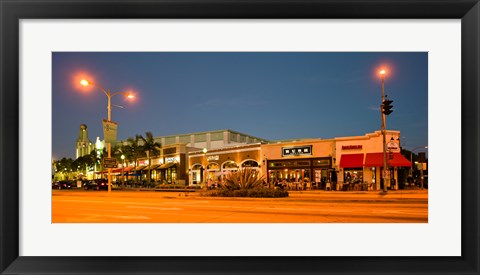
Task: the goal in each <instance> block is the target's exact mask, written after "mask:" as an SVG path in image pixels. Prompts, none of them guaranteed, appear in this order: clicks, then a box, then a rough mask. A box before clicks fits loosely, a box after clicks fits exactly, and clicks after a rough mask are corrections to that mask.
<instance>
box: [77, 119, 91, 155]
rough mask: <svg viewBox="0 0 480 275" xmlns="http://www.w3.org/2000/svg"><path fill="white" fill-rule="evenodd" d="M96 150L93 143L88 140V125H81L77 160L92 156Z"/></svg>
mask: <svg viewBox="0 0 480 275" xmlns="http://www.w3.org/2000/svg"><path fill="white" fill-rule="evenodd" d="M94 148H95V146H94V145H92V142H90V140H89V139H88V131H87V125H85V124H80V132H79V133H78V139H77V145H76V156H77V158H79V157H83V156H85V155H88V154H90V152H91V151H92V150H93V149H94Z"/></svg>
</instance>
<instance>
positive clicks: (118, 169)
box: [112, 168, 122, 173]
mask: <svg viewBox="0 0 480 275" xmlns="http://www.w3.org/2000/svg"><path fill="white" fill-rule="evenodd" d="M112 173H122V168H115V169H112Z"/></svg>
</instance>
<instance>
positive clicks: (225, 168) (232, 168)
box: [221, 160, 238, 178]
mask: <svg viewBox="0 0 480 275" xmlns="http://www.w3.org/2000/svg"><path fill="white" fill-rule="evenodd" d="M237 171H238V164H237V163H236V162H235V161H233V160H228V161H226V162H224V163H223V164H222V171H221V175H222V176H223V178H224V177H225V176H226V175H227V174H229V173H232V172H237Z"/></svg>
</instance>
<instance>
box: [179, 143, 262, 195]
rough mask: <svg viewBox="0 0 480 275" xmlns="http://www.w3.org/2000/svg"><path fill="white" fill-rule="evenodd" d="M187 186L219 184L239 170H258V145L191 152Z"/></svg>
mask: <svg viewBox="0 0 480 275" xmlns="http://www.w3.org/2000/svg"><path fill="white" fill-rule="evenodd" d="M188 167H189V171H188V175H189V185H191V186H198V185H200V184H203V183H206V182H208V183H213V184H215V183H216V182H221V181H223V179H224V178H225V176H226V175H227V174H228V173H231V172H235V171H237V170H238V169H241V168H251V169H253V170H258V171H259V170H260V167H261V158H260V143H257V144H248V145H239V146H234V147H227V148H223V149H214V150H198V151H192V152H190V153H189V156H188Z"/></svg>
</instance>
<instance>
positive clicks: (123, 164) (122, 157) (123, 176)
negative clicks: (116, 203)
mask: <svg viewBox="0 0 480 275" xmlns="http://www.w3.org/2000/svg"><path fill="white" fill-rule="evenodd" d="M120 158H121V159H122V162H123V163H122V190H123V188H124V186H125V172H124V171H125V170H124V169H125V155H122V156H121V157H120Z"/></svg>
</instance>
